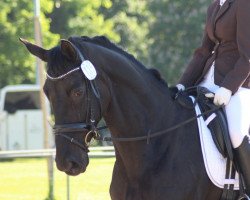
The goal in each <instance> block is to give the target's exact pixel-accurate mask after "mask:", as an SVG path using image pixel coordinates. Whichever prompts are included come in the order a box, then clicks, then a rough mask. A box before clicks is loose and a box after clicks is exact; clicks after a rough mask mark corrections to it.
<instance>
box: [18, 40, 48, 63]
mask: <svg viewBox="0 0 250 200" xmlns="http://www.w3.org/2000/svg"><path fill="white" fill-rule="evenodd" d="M19 40H20V41H21V42H22V43H23V44H24V45H25V46H26V48H27V49H28V50H29V52H30V53H31V54H33V55H34V56H37V57H38V58H40V59H41V60H43V61H44V62H48V50H46V49H43V48H42V47H39V46H37V45H35V44H32V43H30V42H28V41H27V40H25V39H23V38H19Z"/></svg>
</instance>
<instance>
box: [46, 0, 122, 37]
mask: <svg viewBox="0 0 250 200" xmlns="http://www.w3.org/2000/svg"><path fill="white" fill-rule="evenodd" d="M54 5H55V6H54V10H53V12H52V13H51V14H49V15H48V17H50V18H51V29H50V30H51V31H52V32H53V33H58V34H60V35H61V37H63V38H68V37H69V36H72V35H80V36H82V35H87V36H90V37H91V36H96V35H106V36H108V37H109V38H111V39H112V40H113V41H116V42H118V41H120V37H119V35H118V34H117V33H115V32H114V31H113V29H114V23H113V21H112V20H111V19H105V18H104V16H103V14H102V13H100V12H99V11H98V10H99V9H100V7H103V8H107V9H108V8H110V7H111V6H112V3H111V1H110V0H95V1H92V0H54Z"/></svg>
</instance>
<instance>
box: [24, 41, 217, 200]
mask: <svg viewBox="0 0 250 200" xmlns="http://www.w3.org/2000/svg"><path fill="white" fill-rule="evenodd" d="M21 41H22V42H23V43H24V44H25V45H26V47H27V48H28V50H29V51H30V52H31V53H32V54H33V55H35V56H37V57H39V58H41V59H42V60H43V61H45V62H47V63H48V65H47V77H48V78H47V80H46V82H45V85H44V92H45V94H46V95H47V97H48V99H49V101H50V103H51V105H52V109H53V112H54V114H55V124H56V126H55V132H56V138H55V142H56V164H57V168H58V169H59V170H61V171H64V172H65V173H67V174H69V175H78V174H80V173H82V172H84V171H85V170H86V167H87V165H88V162H89V160H88V154H87V152H88V150H87V145H86V141H85V140H84V138H86V137H87V139H86V140H88V139H89V138H90V137H92V136H93V135H90V134H88V133H89V130H93V131H94V130H95V129H94V128H95V127H96V126H97V123H98V122H99V121H100V119H101V118H102V117H103V118H104V119H105V121H106V123H107V126H108V128H109V129H110V131H111V135H112V137H115V138H120V137H123V138H132V137H140V136H142V137H143V136H147V135H148V134H149V133H154V132H157V131H161V130H164V129H168V128H169V127H172V126H175V125H177V124H180V123H181V122H183V121H185V120H187V119H190V118H192V117H194V115H195V113H194V111H192V110H188V109H184V108H183V107H181V106H180V105H179V104H178V103H176V102H175V101H174V100H173V99H172V98H171V95H170V90H169V88H168V85H167V83H165V82H164V81H163V80H162V79H161V78H160V76H159V74H158V73H157V72H156V71H155V70H149V69H147V68H145V67H144V66H143V65H142V64H141V63H140V62H138V61H137V60H136V59H135V58H134V57H133V56H132V55H130V54H128V53H127V52H125V51H123V50H122V49H121V48H119V47H117V46H116V45H114V44H113V43H111V42H110V41H109V40H108V39H107V38H105V37H94V38H88V37H71V38H69V40H61V43H60V45H59V46H56V47H54V48H52V49H50V50H45V49H43V48H41V47H38V46H36V45H34V44H31V43H29V42H28V41H26V40H21ZM83 59H87V60H89V61H91V62H92V63H93V65H94V66H95V69H96V71H97V77H96V78H95V79H94V81H90V80H88V79H87V78H86V76H85V75H84V74H83V72H82V71H81V70H80V68H79V66H80V65H81V62H82V60H83ZM83 122H84V123H83ZM80 130H82V131H80ZM90 133H93V132H91V131H90ZM79 147H80V148H79ZM114 147H115V153H116V161H115V165H114V169H113V176H112V183H111V186H110V195H111V198H112V199H113V200H125V199H126V200H161V199H162V200H166V199H167V200H219V199H220V197H221V195H222V190H221V189H219V188H217V187H216V186H214V185H213V184H212V183H211V181H210V180H209V178H208V176H207V174H206V170H205V167H204V164H203V158H202V153H201V147H200V142H199V134H198V127H197V124H196V122H195V121H193V122H192V123H189V124H186V125H184V126H182V127H180V128H178V129H176V130H174V131H171V132H168V133H166V134H164V135H162V136H160V137H154V138H151V139H150V140H149V141H146V140H140V141H127V142H120V141H114Z"/></svg>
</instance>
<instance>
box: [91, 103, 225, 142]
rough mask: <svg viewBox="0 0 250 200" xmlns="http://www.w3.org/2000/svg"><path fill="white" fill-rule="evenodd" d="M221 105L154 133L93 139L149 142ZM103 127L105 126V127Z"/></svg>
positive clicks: (219, 107) (215, 109)
mask: <svg viewBox="0 0 250 200" xmlns="http://www.w3.org/2000/svg"><path fill="white" fill-rule="evenodd" d="M222 107H223V105H222V106H218V107H215V108H213V109H211V110H208V111H205V112H203V113H201V114H199V115H197V116H195V117H192V118H190V119H188V120H186V121H183V122H181V123H180V124H177V125H175V126H172V127H170V128H168V129H165V130H162V131H158V132H155V133H153V134H151V132H150V131H148V134H147V135H145V136H138V137H129V138H122V137H119V138H115V137H101V136H100V134H98V135H99V137H97V138H94V139H95V140H99V141H109V142H110V141H117V142H135V141H142V140H147V143H149V141H150V139H151V138H154V137H158V136H161V135H164V134H166V133H168V132H171V131H173V130H175V129H178V128H180V127H182V126H184V125H186V124H189V123H191V122H192V121H194V120H196V119H198V118H200V117H202V116H204V115H207V114H210V113H213V112H215V111H217V110H219V109H221V108H222ZM102 128H103V129H104V127H102ZM105 128H107V127H105ZM98 129H99V128H98Z"/></svg>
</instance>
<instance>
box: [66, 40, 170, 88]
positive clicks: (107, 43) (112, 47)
mask: <svg viewBox="0 0 250 200" xmlns="http://www.w3.org/2000/svg"><path fill="white" fill-rule="evenodd" d="M69 40H70V38H69ZM81 40H82V41H85V42H89V43H92V44H96V45H99V46H101V47H105V48H107V49H109V50H113V51H115V52H117V53H120V54H121V55H123V56H125V57H126V58H128V59H129V60H130V61H132V62H133V63H135V64H136V65H137V66H139V67H140V68H141V69H145V70H147V71H148V72H149V73H150V74H151V75H153V76H154V77H155V78H156V79H157V80H158V81H160V82H161V83H164V84H167V83H166V81H165V80H164V79H163V78H162V76H161V74H160V72H159V71H158V70H157V69H155V68H150V69H148V68H146V67H145V66H144V65H143V64H142V63H141V62H140V61H138V60H137V59H136V58H135V57H134V56H133V55H132V54H130V53H128V52H127V51H125V50H123V49H122V48H121V47H119V46H117V45H116V44H114V43H113V42H111V41H110V40H109V39H108V38H107V37H105V36H95V37H92V38H90V37H87V36H81Z"/></svg>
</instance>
